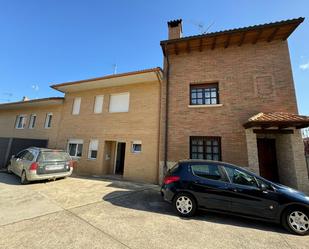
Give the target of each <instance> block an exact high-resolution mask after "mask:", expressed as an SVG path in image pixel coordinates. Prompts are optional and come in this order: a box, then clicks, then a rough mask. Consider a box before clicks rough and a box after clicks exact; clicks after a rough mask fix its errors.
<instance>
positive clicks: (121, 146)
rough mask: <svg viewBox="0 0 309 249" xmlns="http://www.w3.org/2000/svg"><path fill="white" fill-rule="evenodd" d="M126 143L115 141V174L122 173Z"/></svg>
mask: <svg viewBox="0 0 309 249" xmlns="http://www.w3.org/2000/svg"><path fill="white" fill-rule="evenodd" d="M125 152H126V143H120V142H118V143H117V152H116V164H115V174H117V175H123V170H124V158H125Z"/></svg>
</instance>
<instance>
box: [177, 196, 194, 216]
mask: <svg viewBox="0 0 309 249" xmlns="http://www.w3.org/2000/svg"><path fill="white" fill-rule="evenodd" d="M176 208H177V210H178V211H179V212H180V213H182V214H188V213H190V212H191V211H192V208H193V204H192V201H191V200H190V198H189V197H187V196H179V197H178V198H177V200H176Z"/></svg>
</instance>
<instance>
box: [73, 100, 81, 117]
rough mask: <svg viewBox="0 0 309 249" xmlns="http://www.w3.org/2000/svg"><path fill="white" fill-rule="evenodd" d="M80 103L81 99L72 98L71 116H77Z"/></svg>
mask: <svg viewBox="0 0 309 249" xmlns="http://www.w3.org/2000/svg"><path fill="white" fill-rule="evenodd" d="M81 101H82V99H81V97H76V98H74V101H73V108H72V114H73V115H78V114H79V111H80V103H81Z"/></svg>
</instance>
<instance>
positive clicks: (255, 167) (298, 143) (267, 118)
mask: <svg viewBox="0 0 309 249" xmlns="http://www.w3.org/2000/svg"><path fill="white" fill-rule="evenodd" d="M307 126H309V118H308V117H306V116H300V115H296V114H289V113H267V114H265V113H259V114H257V115H255V116H253V117H251V118H250V119H249V120H248V122H247V123H245V124H244V127H245V129H246V130H245V132H246V140H247V153H248V166H249V168H250V170H252V171H254V172H256V173H258V174H259V175H261V176H262V177H264V178H266V179H268V180H271V181H274V182H278V183H281V184H284V185H287V186H290V187H292V188H296V189H299V190H301V191H304V192H306V193H309V180H308V168H307V166H306V161H305V155H304V145H303V141H302V138H301V133H300V129H301V128H304V127H307Z"/></svg>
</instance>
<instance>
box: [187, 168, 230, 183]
mask: <svg viewBox="0 0 309 249" xmlns="http://www.w3.org/2000/svg"><path fill="white" fill-rule="evenodd" d="M191 170H192V173H193V174H194V175H196V176H199V177H203V178H206V179H210V180H222V181H226V179H225V178H224V177H222V176H221V173H220V170H219V167H218V165H215V164H196V165H191Z"/></svg>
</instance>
